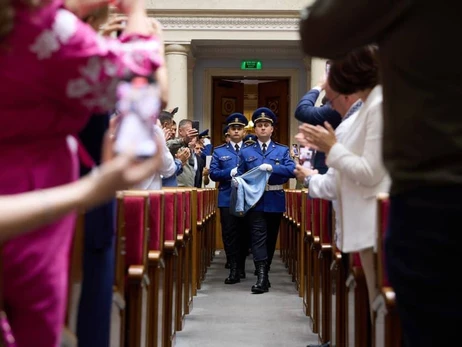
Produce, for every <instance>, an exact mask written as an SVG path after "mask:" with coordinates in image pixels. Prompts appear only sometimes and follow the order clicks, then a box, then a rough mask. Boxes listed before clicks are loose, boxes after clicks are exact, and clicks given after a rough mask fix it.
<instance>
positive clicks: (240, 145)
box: [229, 140, 242, 148]
mask: <svg viewBox="0 0 462 347" xmlns="http://www.w3.org/2000/svg"><path fill="white" fill-rule="evenodd" d="M229 144H230V145H231V147H233V148H236V145H238V146H239V148H241V147H242V141H241V142H239V143H236V142H233V141H231V140H229Z"/></svg>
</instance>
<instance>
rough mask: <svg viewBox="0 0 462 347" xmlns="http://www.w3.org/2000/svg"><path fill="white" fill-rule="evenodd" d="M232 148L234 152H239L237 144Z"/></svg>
mask: <svg viewBox="0 0 462 347" xmlns="http://www.w3.org/2000/svg"><path fill="white" fill-rule="evenodd" d="M234 148H235V149H236V152H239V145H238V144H237V143H236V144H235V145H234Z"/></svg>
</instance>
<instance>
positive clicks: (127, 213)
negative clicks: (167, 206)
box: [123, 191, 149, 268]
mask: <svg viewBox="0 0 462 347" xmlns="http://www.w3.org/2000/svg"><path fill="white" fill-rule="evenodd" d="M123 204H124V218H125V236H126V245H127V249H126V252H127V253H126V264H125V266H126V267H127V268H128V267H129V266H131V265H144V264H146V261H147V244H148V231H149V229H148V228H149V220H148V216H149V203H148V199H147V195H146V194H141V195H138V194H136V193H131V192H130V191H127V192H125V193H124V197H123Z"/></svg>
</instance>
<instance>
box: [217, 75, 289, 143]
mask: <svg viewBox="0 0 462 347" xmlns="http://www.w3.org/2000/svg"><path fill="white" fill-rule="evenodd" d="M289 84H290V79H289V77H274V78H273V77H258V78H257V77H254V78H252V77H248V76H246V77H236V76H231V77H227V76H219V77H218V76H214V77H213V79H212V101H211V102H212V105H211V111H212V112H211V128H212V143H213V146H218V145H220V144H222V143H223V142H224V138H223V129H224V128H225V126H226V122H225V121H226V118H227V117H228V116H229V115H230V114H232V113H234V112H240V113H242V114H244V115H245V116H246V117H247V119H248V120H251V118H252V113H253V112H254V111H255V110H256V109H257V108H259V107H268V108H269V109H271V110H272V111H273V112H274V114H276V116H277V122H276V124H275V125H274V132H273V136H272V140H273V141H275V142H279V143H282V144H284V145H288V144H289V142H288V139H289V136H290V129H289V122H288V118H289V106H290V105H289V95H290V94H289V89H290V86H289ZM249 132H253V128H251V127H249V128H248V129H247V133H249Z"/></svg>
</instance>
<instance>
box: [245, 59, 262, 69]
mask: <svg viewBox="0 0 462 347" xmlns="http://www.w3.org/2000/svg"><path fill="white" fill-rule="evenodd" d="M261 69H262V63H261V61H260V60H243V61H242V63H241V70H261Z"/></svg>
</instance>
